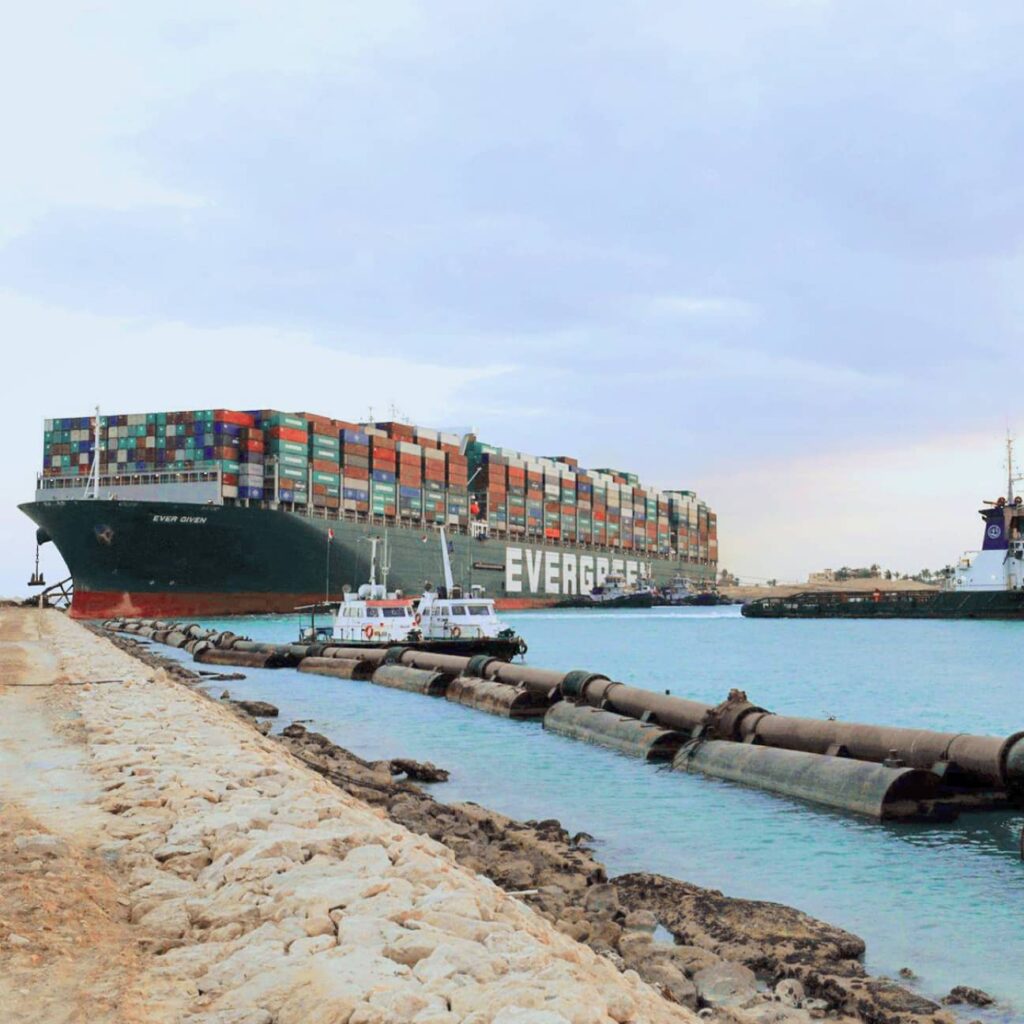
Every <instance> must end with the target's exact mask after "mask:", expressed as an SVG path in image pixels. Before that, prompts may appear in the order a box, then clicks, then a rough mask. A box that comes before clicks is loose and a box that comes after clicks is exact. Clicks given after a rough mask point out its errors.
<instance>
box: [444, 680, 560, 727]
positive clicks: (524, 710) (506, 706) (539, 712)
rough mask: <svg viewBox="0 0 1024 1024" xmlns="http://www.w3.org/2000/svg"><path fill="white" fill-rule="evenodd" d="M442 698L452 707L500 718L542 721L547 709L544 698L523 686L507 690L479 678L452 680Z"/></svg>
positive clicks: (505, 687)
mask: <svg viewBox="0 0 1024 1024" xmlns="http://www.w3.org/2000/svg"><path fill="white" fill-rule="evenodd" d="M445 697H446V698H447V699H448V700H450V701H451V702H452V703H453V704H464V705H465V706H466V707H468V708H475V709H476V710H477V711H486V712H487V713H488V714H490V715H499V716H501V717H502V718H543V717H544V713H545V712H546V711H547V710H548V708H549V707H550V706H551V701H550V700H549V699H548V698H547V697H546V696H541V695H539V694H537V693H534V692H533V691H532V690H528V689H527V688H526V687H525V686H509V685H508V684H506V683H496V682H494V681H493V680H491V679H481V678H480V677H479V676H465V675H460V676H455V678H454V679H452V681H451V682H450V683H449V684H448V689H447V691H446V692H445Z"/></svg>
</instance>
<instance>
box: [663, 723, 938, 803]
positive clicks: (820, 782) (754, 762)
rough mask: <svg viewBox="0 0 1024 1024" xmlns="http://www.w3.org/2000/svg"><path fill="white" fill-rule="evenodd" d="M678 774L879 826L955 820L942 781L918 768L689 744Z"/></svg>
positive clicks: (745, 746) (675, 763)
mask: <svg viewBox="0 0 1024 1024" xmlns="http://www.w3.org/2000/svg"><path fill="white" fill-rule="evenodd" d="M672 767H673V768H674V769H675V770H676V771H685V772H700V773H701V774H703V775H707V776H710V777H711V778H716V779H724V780H725V781H728V782H739V783H743V784H745V785H751V784H752V781H751V780H753V779H756V780H757V783H756V784H757V786H758V788H759V789H764V790H767V791H768V792H770V793H779V794H781V795H783V796H790V797H796V798H798V799H801V800H809V801H811V802H813V803H818V804H824V805H825V806H827V807H835V808H837V809H839V810H844V811H852V812H853V813H855V814H865V815H867V816H869V817H872V818H878V819H880V820H886V819H898V820H904V821H906V820H910V819H928V818H933V819H939V820H945V821H948V820H949V819H950V818H954V817H956V812H955V810H954V809H953V808H952V807H948V806H947V805H945V804H943V803H942V802H941V801H940V800H938V799H937V798H938V795H939V782H940V780H939V776H938V775H936V774H935V773H934V772H930V771H924V770H922V769H919V768H887V767H885V765H880V764H872V763H871V762H870V761H854V760H850V759H849V758H845V757H830V756H822V755H821V754H805V753H803V752H802V751H797V750H779V749H776V748H774V747H759V746H755V745H752V744H749V743H733V742H730V741H728V740H699V739H697V740H691V741H690V742H689V743H687V744H686V745H685V746H683V747H682V748H681V749H680V750H679V751H678V753H676V755H675V757H674V758H673V760H672Z"/></svg>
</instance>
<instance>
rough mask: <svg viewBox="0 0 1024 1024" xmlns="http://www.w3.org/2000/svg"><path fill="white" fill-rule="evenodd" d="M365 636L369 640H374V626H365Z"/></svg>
mask: <svg viewBox="0 0 1024 1024" xmlns="http://www.w3.org/2000/svg"><path fill="white" fill-rule="evenodd" d="M363 636H365V637H366V639H367V640H372V639H373V626H364V627H363Z"/></svg>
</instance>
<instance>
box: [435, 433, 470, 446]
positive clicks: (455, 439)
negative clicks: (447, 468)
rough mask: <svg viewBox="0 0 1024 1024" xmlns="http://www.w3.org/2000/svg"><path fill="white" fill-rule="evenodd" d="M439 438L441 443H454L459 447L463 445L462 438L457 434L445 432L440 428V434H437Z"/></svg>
mask: <svg viewBox="0 0 1024 1024" xmlns="http://www.w3.org/2000/svg"><path fill="white" fill-rule="evenodd" d="M439 439H440V441H441V444H454V445H457V446H458V447H459V448H462V447H463V443H462V442H463V440H464V439H463V438H461V437H459V435H458V434H446V433H445V432H444V431H443V430H442V431H441V433H440V435H439Z"/></svg>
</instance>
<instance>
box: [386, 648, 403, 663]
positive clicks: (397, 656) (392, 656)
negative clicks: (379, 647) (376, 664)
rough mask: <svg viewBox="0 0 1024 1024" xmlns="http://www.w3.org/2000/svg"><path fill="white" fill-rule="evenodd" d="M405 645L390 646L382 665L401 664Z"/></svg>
mask: <svg viewBox="0 0 1024 1024" xmlns="http://www.w3.org/2000/svg"><path fill="white" fill-rule="evenodd" d="M405 650H406V649H405V648H404V647H399V646H395V647H389V648H388V649H387V650H386V651H385V652H384V657H383V659H382V660H381V665H400V664H401V663H402V655H403V654H405Z"/></svg>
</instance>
